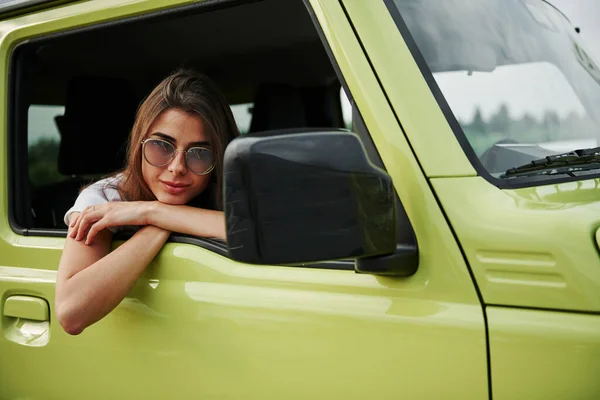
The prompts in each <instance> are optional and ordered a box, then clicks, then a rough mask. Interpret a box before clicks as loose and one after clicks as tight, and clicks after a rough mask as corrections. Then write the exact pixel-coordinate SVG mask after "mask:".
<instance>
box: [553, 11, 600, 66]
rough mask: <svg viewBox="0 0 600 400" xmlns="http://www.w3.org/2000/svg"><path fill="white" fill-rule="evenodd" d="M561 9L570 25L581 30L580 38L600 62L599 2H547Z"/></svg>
mask: <svg viewBox="0 0 600 400" xmlns="http://www.w3.org/2000/svg"><path fill="white" fill-rule="evenodd" d="M549 1H550V3H552V4H554V5H555V6H556V7H558V8H559V9H561V10H562V11H563V12H564V13H565V14H566V16H567V17H569V19H570V20H571V23H572V24H573V25H575V26H578V27H580V28H581V36H582V37H583V40H584V42H585V43H586V44H587V45H588V46H589V47H590V49H591V50H592V52H593V53H594V55H595V56H596V57H595V58H596V60H597V61H599V62H600V23H599V22H600V0H549Z"/></svg>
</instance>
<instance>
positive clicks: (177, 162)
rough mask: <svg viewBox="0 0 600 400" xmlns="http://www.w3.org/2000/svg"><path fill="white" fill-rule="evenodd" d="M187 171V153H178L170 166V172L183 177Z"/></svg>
mask: <svg viewBox="0 0 600 400" xmlns="http://www.w3.org/2000/svg"><path fill="white" fill-rule="evenodd" d="M186 171H187V167H186V165H185V153H184V152H183V151H178V152H177V153H175V157H174V158H173V160H172V161H171V163H170V164H169V172H171V173H173V174H175V175H183V174H185V173H186Z"/></svg>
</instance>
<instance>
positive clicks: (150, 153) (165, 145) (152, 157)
mask: <svg viewBox="0 0 600 400" xmlns="http://www.w3.org/2000/svg"><path fill="white" fill-rule="evenodd" d="M174 152H175V147H173V145H171V144H170V143H169V142H165V141H163V140H148V141H146V144H145V146H144V157H146V161H148V162H149V163H150V164H152V165H154V166H162V165H165V164H168V163H169V162H170V161H171V159H172V158H173V154H174Z"/></svg>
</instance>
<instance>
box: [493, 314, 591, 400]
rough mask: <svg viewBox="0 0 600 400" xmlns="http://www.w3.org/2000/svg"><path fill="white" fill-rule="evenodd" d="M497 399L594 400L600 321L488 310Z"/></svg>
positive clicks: (566, 315) (588, 317)
mask: <svg viewBox="0 0 600 400" xmlns="http://www.w3.org/2000/svg"><path fill="white" fill-rule="evenodd" d="M486 313H487V317H488V324H489V335H490V357H491V360H492V383H493V386H492V387H493V397H494V399H498V400H505V399H549V400H551V399H595V398H597V397H598V393H600V380H598V376H600V363H598V359H599V358H600V335H598V332H600V315H591V314H575V313H564V312H554V311H543V310H524V309H515V308H506V307H487V308H486Z"/></svg>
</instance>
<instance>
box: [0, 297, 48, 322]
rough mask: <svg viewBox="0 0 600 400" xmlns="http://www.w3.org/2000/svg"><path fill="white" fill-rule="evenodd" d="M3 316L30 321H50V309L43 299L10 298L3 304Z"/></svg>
mask: <svg viewBox="0 0 600 400" xmlns="http://www.w3.org/2000/svg"><path fill="white" fill-rule="evenodd" d="M4 316H5V317H13V318H21V319H28V320H32V321H48V320H50V309H49V307H48V303H47V302H46V301H45V300H44V299H40V298H39V297H33V296H10V297H9V298H7V299H6V301H5V302H4Z"/></svg>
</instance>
